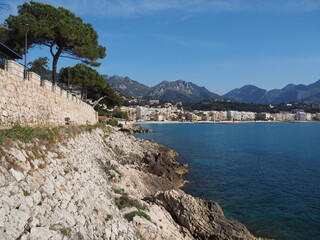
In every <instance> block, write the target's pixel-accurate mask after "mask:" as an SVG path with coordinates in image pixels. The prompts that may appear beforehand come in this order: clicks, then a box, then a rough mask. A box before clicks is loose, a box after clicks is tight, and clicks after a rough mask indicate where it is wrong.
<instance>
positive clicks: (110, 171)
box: [0, 128, 259, 240]
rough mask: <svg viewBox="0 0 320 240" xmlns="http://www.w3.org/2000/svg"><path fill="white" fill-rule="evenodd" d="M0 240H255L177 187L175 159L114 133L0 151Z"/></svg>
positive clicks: (181, 171) (180, 167)
mask: <svg viewBox="0 0 320 240" xmlns="http://www.w3.org/2000/svg"><path fill="white" fill-rule="evenodd" d="M0 151H1V162H0V204H1V205H0V239H22V240H25V239H151V240H152V239H157V240H158V239H159V240H160V239H168V240H171V239H259V238H256V237H255V236H253V235H252V234H251V233H250V232H249V231H248V230H247V228H246V227H245V226H244V225H242V224H241V223H239V222H238V221H236V220H233V219H230V218H227V217H225V216H224V215H223V212H222V210H221V208H220V206H219V204H217V203H216V202H214V201H211V200H203V199H199V198H195V197H192V196H190V195H188V194H186V193H184V192H183V191H182V190H180V189H179V187H180V186H182V185H183V184H184V183H185V180H184V176H185V175H186V174H187V172H188V166H187V165H186V164H181V163H179V162H177V161H176V160H175V157H176V156H177V153H176V152H175V151H173V150H171V149H168V148H166V147H164V146H162V145H161V144H159V143H156V142H154V141H150V140H142V139H137V138H135V137H133V136H131V135H128V134H126V133H123V132H121V131H118V130H117V129H115V128H106V129H99V128H98V129H95V130H90V131H88V132H83V133H80V134H77V135H72V136H71V137H63V136H60V138H59V141H57V142H55V143H54V144H52V143H48V142H46V141H42V140H39V139H34V140H32V141H31V142H29V143H23V142H19V141H16V142H11V143H10V144H9V143H7V144H2V145H1V146H0Z"/></svg>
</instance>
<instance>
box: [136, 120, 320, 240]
mask: <svg viewBox="0 0 320 240" xmlns="http://www.w3.org/2000/svg"><path fill="white" fill-rule="evenodd" d="M141 126H143V127H145V128H150V129H152V130H153V133H147V134H136V136H137V137H139V138H142V139H152V140H155V141H158V142H160V143H161V144H163V145H165V146H167V147H169V148H171V149H174V150H176V151H177V152H178V153H179V154H180V156H179V157H178V159H177V160H178V161H180V162H183V163H187V164H189V173H188V175H187V176H186V180H188V181H189V183H188V184H186V185H185V186H184V187H183V188H182V189H183V190H184V191H185V192H187V193H188V194H191V195H193V196H196V197H200V198H205V199H211V200H215V201H217V202H218V203H219V204H220V205H221V207H222V209H223V211H224V214H225V216H227V217H231V218H234V219H236V220H238V221H240V222H241V223H243V224H244V225H245V226H246V227H247V228H248V229H249V230H250V231H251V232H252V233H253V234H254V235H256V236H258V237H265V238H272V239H279V240H307V239H308V240H309V239H311V240H317V239H320V123H241V124H200V123H190V124H187V123H181V124H170V123H169V124H168V123H166V124H142V125H141Z"/></svg>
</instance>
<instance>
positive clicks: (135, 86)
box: [104, 75, 221, 102]
mask: <svg viewBox="0 0 320 240" xmlns="http://www.w3.org/2000/svg"><path fill="white" fill-rule="evenodd" d="M104 77H105V79H106V81H107V82H109V83H110V85H111V86H112V87H113V88H114V89H115V90H116V91H118V92H119V93H120V94H122V95H124V96H127V97H135V98H142V99H159V100H166V101H173V102H197V101H201V100H205V99H211V98H218V99H220V98H221V96H219V95H218V94H216V93H213V92H210V91H209V90H208V89H206V88H205V87H200V86H198V85H196V84H194V83H192V82H186V81H184V80H176V81H171V82H169V81H162V82H160V83H159V84H157V85H155V86H153V87H148V86H146V85H143V84H141V83H139V82H137V81H134V80H132V79H130V78H129V77H119V76H112V77H109V76H107V75H104Z"/></svg>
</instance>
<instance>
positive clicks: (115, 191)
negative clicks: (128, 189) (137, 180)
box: [113, 188, 124, 194]
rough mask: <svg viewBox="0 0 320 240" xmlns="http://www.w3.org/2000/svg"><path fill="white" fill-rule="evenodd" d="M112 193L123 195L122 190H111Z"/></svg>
mask: <svg viewBox="0 0 320 240" xmlns="http://www.w3.org/2000/svg"><path fill="white" fill-rule="evenodd" d="M113 192H114V193H116V194H124V189H123V188H121V189H113Z"/></svg>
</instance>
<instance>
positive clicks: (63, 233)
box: [60, 228, 71, 237]
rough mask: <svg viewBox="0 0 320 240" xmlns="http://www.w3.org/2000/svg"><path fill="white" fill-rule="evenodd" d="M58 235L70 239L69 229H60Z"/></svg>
mask: <svg viewBox="0 0 320 240" xmlns="http://www.w3.org/2000/svg"><path fill="white" fill-rule="evenodd" d="M60 233H61V234H62V235H63V236H65V237H70V234H71V228H62V229H60Z"/></svg>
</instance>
